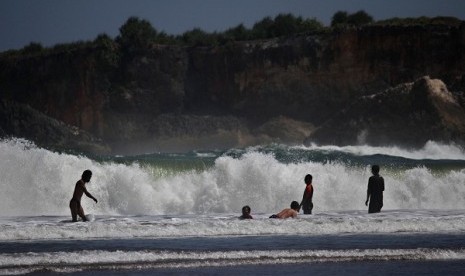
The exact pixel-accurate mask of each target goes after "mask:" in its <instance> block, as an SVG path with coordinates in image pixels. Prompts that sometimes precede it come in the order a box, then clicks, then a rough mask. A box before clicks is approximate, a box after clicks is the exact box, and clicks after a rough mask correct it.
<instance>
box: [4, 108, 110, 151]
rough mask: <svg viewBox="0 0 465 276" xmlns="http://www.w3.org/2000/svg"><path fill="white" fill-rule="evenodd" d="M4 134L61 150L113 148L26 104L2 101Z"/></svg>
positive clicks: (108, 149)
mask: <svg viewBox="0 0 465 276" xmlns="http://www.w3.org/2000/svg"><path fill="white" fill-rule="evenodd" d="M0 125H1V126H2V129H1V131H0V134H1V136H2V137H7V136H8V137H19V138H26V139H28V140H31V141H34V142H35V143H36V144H37V145H38V146H41V147H45V148H49V149H52V150H59V151H74V152H77V153H91V154H99V155H100V154H108V153H109V152H110V148H109V147H108V146H107V145H105V144H104V143H103V142H102V141H100V140H98V139H97V138H95V137H93V136H92V135H91V134H89V133H87V132H86V131H83V130H80V129H79V128H77V127H72V126H69V125H66V124H64V123H62V122H59V121H57V120H55V119H53V118H50V117H48V116H45V115H44V114H42V113H41V112H39V111H37V110H35V109H33V108H31V107H30V106H27V105H24V104H18V103H14V102H11V101H6V100H1V101H0Z"/></svg>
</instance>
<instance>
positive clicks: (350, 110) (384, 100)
mask: <svg viewBox="0 0 465 276" xmlns="http://www.w3.org/2000/svg"><path fill="white" fill-rule="evenodd" d="M428 140H435V141H443V142H455V143H460V144H463V141H465V110H464V109H463V108H462V107H461V106H460V104H459V103H458V101H457V98H456V97H455V96H454V95H453V94H452V93H450V92H449V91H448V90H447V88H446V86H445V84H444V83H443V82H442V81H440V80H432V79H430V78H429V77H423V78H420V79H418V80H417V81H415V82H414V83H406V84H402V85H399V86H396V87H394V88H392V89H388V90H386V91H384V92H381V93H378V94H374V95H369V96H363V97H360V98H359V99H357V100H355V101H354V102H353V103H351V104H350V105H349V106H348V107H346V108H345V109H344V110H342V111H341V112H340V113H338V114H337V115H335V116H334V117H333V118H331V119H330V120H328V121H327V122H326V123H324V124H322V125H321V126H319V128H318V129H317V130H315V131H314V132H313V133H312V135H310V137H309V138H308V139H307V140H306V143H307V144H308V143H312V142H315V143H318V144H336V145H349V144H352V145H353V144H370V145H405V146H413V147H419V146H423V145H424V144H425V143H426V142H427V141H428Z"/></svg>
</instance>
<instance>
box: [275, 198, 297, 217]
mask: <svg viewBox="0 0 465 276" xmlns="http://www.w3.org/2000/svg"><path fill="white" fill-rule="evenodd" d="M299 209H300V205H299V202H297V201H292V203H291V208H286V209H284V210H282V211H281V212H279V213H277V214H276V215H271V216H270V218H279V219H286V218H296V217H297V212H299Z"/></svg>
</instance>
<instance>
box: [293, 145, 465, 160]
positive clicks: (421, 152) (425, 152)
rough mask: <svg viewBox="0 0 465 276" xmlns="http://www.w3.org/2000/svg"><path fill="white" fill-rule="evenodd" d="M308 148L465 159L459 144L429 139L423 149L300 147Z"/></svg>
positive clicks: (412, 157) (412, 156)
mask: <svg viewBox="0 0 465 276" xmlns="http://www.w3.org/2000/svg"><path fill="white" fill-rule="evenodd" d="M299 148H302V149H307V150H325V151H341V152H346V153H350V154H354V155H374V154H383V155H390V156H397V157H404V158H409V159H417V160H421V159H431V160H440V159H446V160H465V149H463V148H462V147H461V146H458V145H446V144H442V143H437V142H433V141H428V142H427V143H426V144H425V146H424V147H423V148H421V149H405V148H401V147H396V146H392V147H374V146H366V145H357V146H342V147H339V146H318V145H316V144H312V145H311V146H309V147H299Z"/></svg>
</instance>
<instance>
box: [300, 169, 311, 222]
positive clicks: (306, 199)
mask: <svg viewBox="0 0 465 276" xmlns="http://www.w3.org/2000/svg"><path fill="white" fill-rule="evenodd" d="M304 182H305V184H306V185H307V186H306V187H305V191H304V195H303V196H302V202H301V203H300V206H299V208H301V207H303V210H304V214H311V213H312V209H313V202H312V198H313V185H312V175H311V174H307V175H306V176H305V179H304Z"/></svg>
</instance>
